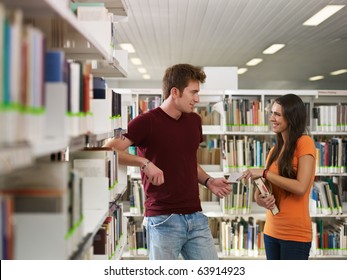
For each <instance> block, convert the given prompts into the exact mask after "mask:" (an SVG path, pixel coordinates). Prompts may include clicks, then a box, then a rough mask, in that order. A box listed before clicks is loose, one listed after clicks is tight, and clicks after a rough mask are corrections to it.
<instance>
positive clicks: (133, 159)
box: [104, 136, 164, 186]
mask: <svg viewBox="0 0 347 280" xmlns="http://www.w3.org/2000/svg"><path fill="white" fill-rule="evenodd" d="M132 144H133V142H132V141H131V140H130V139H128V138H126V137H124V136H122V137H120V138H114V139H112V140H110V141H108V142H107V143H106V144H105V145H104V147H109V148H112V149H113V150H116V151H117V153H118V161H119V164H122V165H126V166H139V167H140V168H141V171H142V172H144V173H145V174H146V177H147V179H146V180H148V181H149V182H151V183H152V184H153V185H157V186H159V185H161V184H163V183H164V174H163V171H161V170H160V169H159V168H158V167H157V166H156V165H154V164H153V163H152V162H151V161H150V160H149V159H147V158H144V157H140V156H136V155H131V154H129V153H128V148H129V147H130V146H131V145H132Z"/></svg>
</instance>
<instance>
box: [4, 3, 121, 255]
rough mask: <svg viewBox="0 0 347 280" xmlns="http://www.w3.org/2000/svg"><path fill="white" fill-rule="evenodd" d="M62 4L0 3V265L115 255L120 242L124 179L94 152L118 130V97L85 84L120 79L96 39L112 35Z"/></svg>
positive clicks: (111, 53)
mask: <svg viewBox="0 0 347 280" xmlns="http://www.w3.org/2000/svg"><path fill="white" fill-rule="evenodd" d="M79 2H88V1H79ZM93 2H98V1H93ZM99 2H100V3H102V1H99ZM118 2H119V3H118ZM117 3H118V4H122V3H123V2H122V1H117ZM69 4H70V1H66V0H65V1H57V0H35V1H20V0H15V1H9V0H1V1H0V27H1V28H0V29H1V34H0V36H1V38H3V40H1V43H2V44H3V45H2V47H1V52H2V54H1V55H0V57H1V65H2V67H1V69H2V70H1V72H0V85H1V88H2V90H1V92H0V135H1V136H0V202H1V208H0V210H1V216H0V217H1V224H0V225H1V227H0V233H1V244H0V246H1V250H0V253H1V259H91V258H92V259H94V258H97V259H99V258H101V259H118V258H120V256H121V254H122V250H123V247H124V242H126V239H125V238H124V235H125V236H126V224H124V219H122V216H123V214H122V211H123V208H122V207H123V206H122V204H121V203H120V201H119V199H120V197H121V196H122V194H123V193H124V192H125V190H126V184H127V182H126V173H122V172H124V170H123V169H122V168H121V167H119V166H118V160H117V153H115V152H113V151H106V150H103V149H102V148H101V146H102V145H103V142H104V140H105V139H108V138H110V137H118V136H120V135H121V133H122V126H121V122H122V121H121V114H120V112H118V111H117V110H114V109H116V107H117V106H120V103H121V101H120V100H118V99H117V97H119V96H117V94H115V93H114V92H112V90H110V89H108V88H107V86H106V85H105V86H104V88H103V89H102V90H103V92H102V93H103V97H100V96H99V98H98V99H96V98H95V91H94V90H95V88H93V86H94V85H95V82H94V79H93V78H96V77H100V76H102V77H104V76H106V75H108V74H111V75H112V76H114V77H125V76H126V64H125V63H124V62H125V61H126V60H127V53H126V52H124V51H118V50H116V49H114V48H113V49H110V48H109V44H108V43H106V44H104V43H102V42H109V41H111V40H113V39H114V38H111V37H107V36H106V37H105V38H102V39H104V40H100V38H99V37H95V36H96V34H95V33H93V31H92V30H93V29H92V28H86V26H85V23H82V22H81V21H79V20H78V19H77V17H76V15H75V14H74V13H73V12H72V11H71V9H70V7H69ZM111 6H112V5H111ZM111 6H110V7H111ZM112 8H113V10H114V11H118V10H119V11H121V12H122V15H121V16H126V14H124V12H125V9H124V7H123V8H122V7H121V6H119V5H118V6H117V7H113V6H112ZM114 18H115V17H114ZM98 24H99V23H96V25H98ZM102 24H106V25H109V26H111V25H112V26H113V24H114V22H113V21H109V22H104V23H102ZM48 52H50V54H53V55H54V56H55V58H56V60H55V61H53V62H54V63H56V64H53V65H54V67H53V68H54V70H55V71H52V72H50V71H49V70H52V69H50V68H49V67H48V66H49V63H51V62H52V61H50V60H49V59H50V57H48V55H47V53H48ZM71 65H73V66H71ZM76 67H77V69H79V70H78V71H77V72H76V71H75V72H73V68H76ZM72 74H77V75H76V76H72ZM47 76H49V77H50V78H49V80H48V79H47ZM51 79H52V80H51ZM77 81H78V86H77V91H76V88H75V87H74V86H73V85H72V84H74V85H75V86H76V82H77ZM98 90H100V89H98ZM93 93H94V96H93ZM71 103H73V104H77V111H73V110H71V108H73V106H72V105H71ZM82 105H83V106H82ZM76 160H77V161H76ZM78 160H79V161H78ZM78 164H79V165H78ZM87 171H88V172H91V173H88V172H87ZM95 197H97V198H98V199H95ZM124 228H125V231H123V229H124ZM102 230H103V231H104V233H102ZM100 238H104V239H105V240H103V244H100V242H99V243H98V242H97V241H99V239H100ZM100 245H101V247H102V245H103V246H104V248H102V249H104V250H101V251H98V252H96V251H95V248H96V247H97V246H100Z"/></svg>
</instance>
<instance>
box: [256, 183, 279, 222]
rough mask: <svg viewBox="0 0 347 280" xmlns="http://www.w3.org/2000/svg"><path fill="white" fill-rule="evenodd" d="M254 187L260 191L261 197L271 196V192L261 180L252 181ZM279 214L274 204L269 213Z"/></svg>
mask: <svg viewBox="0 0 347 280" xmlns="http://www.w3.org/2000/svg"><path fill="white" fill-rule="evenodd" d="M253 183H254V185H255V186H256V187H257V188H258V190H259V191H260V193H261V194H262V195H265V196H268V195H270V194H271V191H270V190H269V188H268V187H267V186H266V184H265V182H264V181H263V179H262V178H258V179H255V180H254V181H253ZM279 212H280V210H279V209H278V207H277V205H276V204H275V206H274V208H273V209H271V213H272V214H273V215H276V214H278V213H279Z"/></svg>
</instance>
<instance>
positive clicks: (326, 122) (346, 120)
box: [312, 104, 347, 132]
mask: <svg viewBox="0 0 347 280" xmlns="http://www.w3.org/2000/svg"><path fill="white" fill-rule="evenodd" d="M312 131H322V132H329V131H347V105H346V104H336V105H318V106H314V107H313V108H312Z"/></svg>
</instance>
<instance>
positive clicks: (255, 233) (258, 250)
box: [218, 217, 265, 257]
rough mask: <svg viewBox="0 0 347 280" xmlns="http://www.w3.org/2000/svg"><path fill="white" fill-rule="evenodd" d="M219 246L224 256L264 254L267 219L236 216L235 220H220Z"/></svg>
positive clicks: (256, 255)
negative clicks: (264, 231)
mask: <svg viewBox="0 0 347 280" xmlns="http://www.w3.org/2000/svg"><path fill="white" fill-rule="evenodd" d="M218 222H219V223H220V226H219V229H220V232H219V246H220V250H221V252H222V255H223V256H249V257H258V256H260V255H264V254H265V251H264V236H263V229H264V224H265V221H261V220H255V219H254V218H253V217H249V218H248V220H245V219H244V218H242V217H236V218H235V219H233V220H223V219H222V220H220V221H218Z"/></svg>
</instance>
